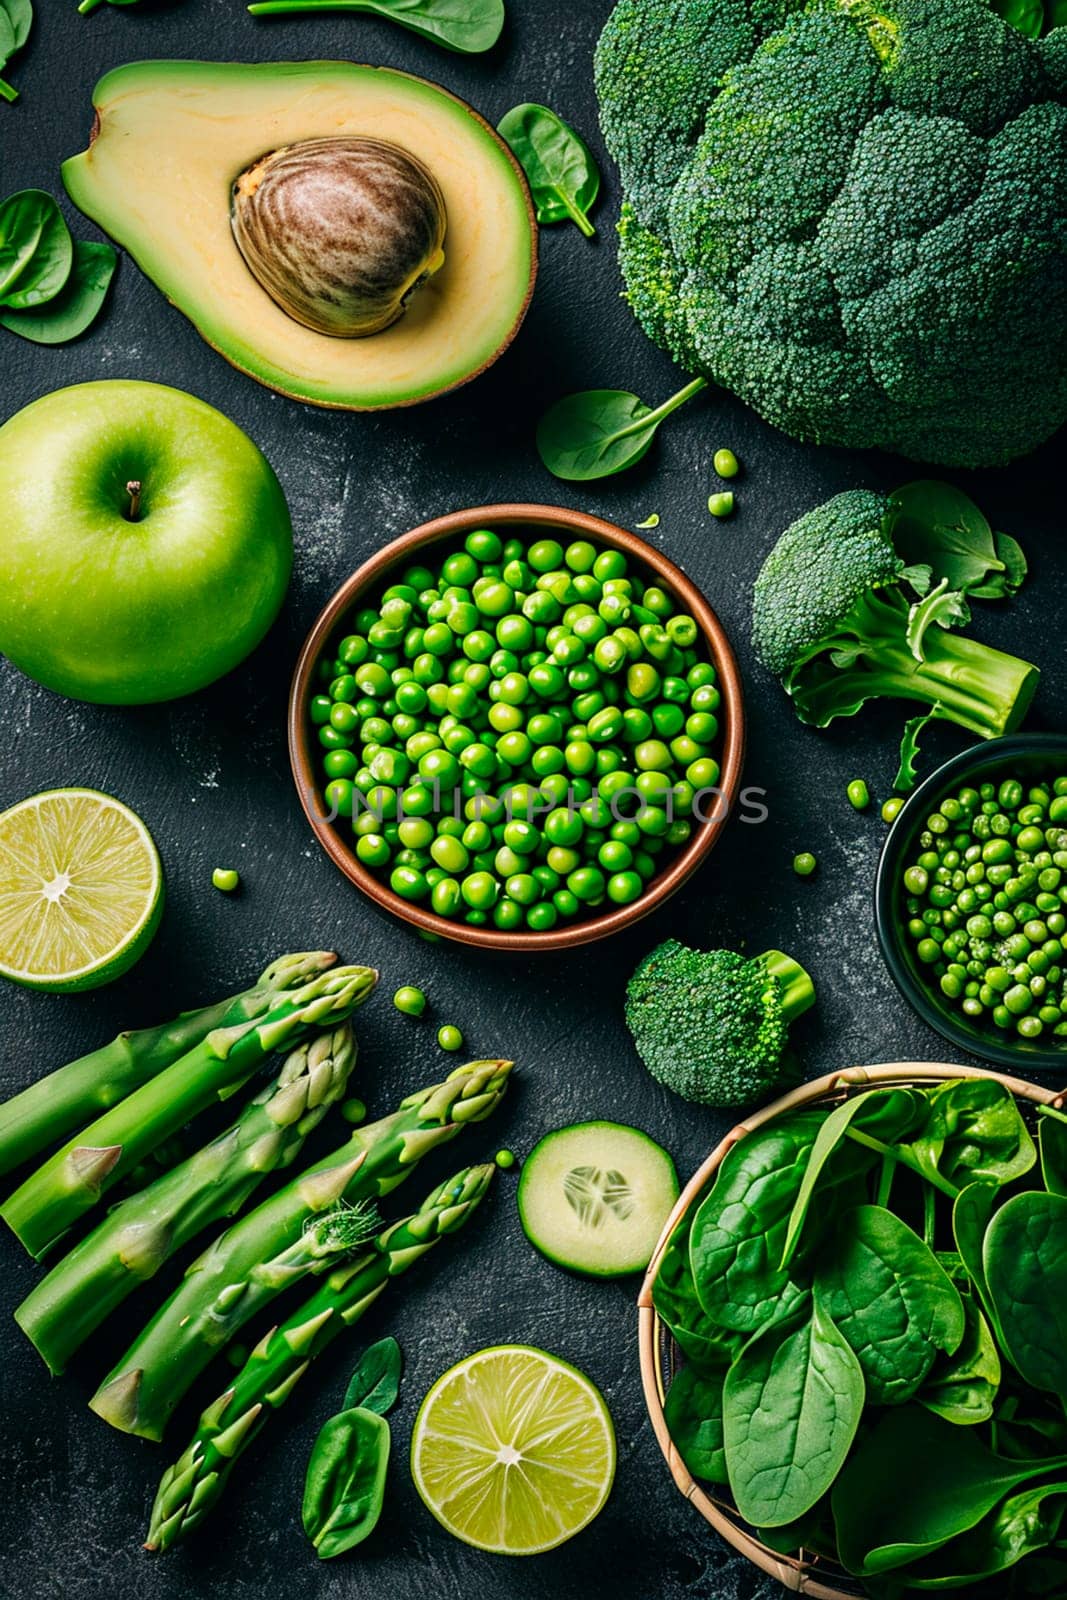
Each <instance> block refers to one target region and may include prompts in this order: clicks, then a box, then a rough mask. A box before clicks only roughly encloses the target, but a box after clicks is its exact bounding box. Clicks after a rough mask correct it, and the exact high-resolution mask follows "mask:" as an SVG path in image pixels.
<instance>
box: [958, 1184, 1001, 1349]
mask: <svg viewBox="0 0 1067 1600" xmlns="http://www.w3.org/2000/svg"><path fill="white" fill-rule="evenodd" d="M999 1199H1000V1185H999V1184H997V1183H994V1182H993V1180H992V1179H988V1178H987V1179H983V1180H982V1181H981V1182H980V1183H969V1184H968V1185H967V1187H966V1189H961V1190H960V1192H959V1194H958V1195H957V1197H956V1203H955V1205H954V1206H953V1207H952V1232H953V1236H954V1237H955V1240H956V1249H957V1250H958V1251H959V1253H960V1259H961V1260H962V1262H963V1265H964V1266H965V1267H966V1269H967V1272H968V1275H969V1277H970V1279H971V1282H972V1283H973V1284H974V1286H975V1288H976V1289H977V1291H978V1295H979V1298H980V1299H981V1302H982V1304H983V1306H984V1307H985V1310H986V1315H987V1316H988V1317H989V1319H990V1321H991V1322H992V1323H993V1324H994V1327H995V1326H996V1317H995V1315H994V1312H993V1303H992V1301H991V1300H990V1298H989V1285H988V1284H987V1283H986V1279H985V1268H984V1266H983V1265H982V1247H983V1245H984V1244H985V1236H986V1229H987V1228H988V1227H989V1223H990V1219H991V1218H992V1215H993V1212H994V1211H995V1209H996V1206H997V1202H998V1200H999Z"/></svg>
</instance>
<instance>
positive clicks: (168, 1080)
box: [0, 967, 378, 1259]
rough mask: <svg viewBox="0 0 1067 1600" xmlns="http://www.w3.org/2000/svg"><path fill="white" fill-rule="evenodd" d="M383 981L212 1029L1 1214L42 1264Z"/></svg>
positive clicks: (280, 1002) (307, 989)
mask: <svg viewBox="0 0 1067 1600" xmlns="http://www.w3.org/2000/svg"><path fill="white" fill-rule="evenodd" d="M377 981H378V974H377V973H376V972H375V971H373V969H372V968H370V967H338V968H337V970H336V971H334V972H327V973H322V974H320V975H319V976H318V977H316V978H313V979H312V980H311V982H310V983H306V984H304V985H303V986H302V987H301V988H299V989H292V990H289V989H285V990H280V991H279V992H278V993H276V994H274V995H272V996H271V998H270V1000H269V1001H268V1003H267V1007H266V1010H265V1012H264V1013H263V1014H262V1015H261V1016H259V1017H256V1018H255V1019H254V1020H252V1021H250V1022H248V1021H245V1022H238V1023H235V1024H234V1025H233V1026H232V1027H226V1028H215V1029H213V1030H212V1032H211V1033H209V1034H208V1035H207V1038H206V1039H203V1040H201V1042H200V1043H199V1044H198V1045H197V1046H196V1048H195V1049H193V1050H189V1051H187V1053H186V1054H185V1055H184V1056H180V1057H179V1058H178V1060H177V1061H175V1062H174V1063H173V1064H172V1065H171V1066H169V1067H167V1068H166V1070H165V1071H163V1072H161V1073H160V1074H159V1075H158V1077H155V1078H153V1079H151V1081H150V1082H148V1083H146V1084H143V1085H142V1087H141V1088H140V1089H135V1090H134V1092H133V1094H131V1095H127V1096H126V1098H125V1100H122V1101H120V1102H119V1104H118V1105H117V1106H115V1107H114V1109H113V1110H111V1111H108V1112H106V1113H105V1114H104V1116H102V1117H98V1118H97V1120H96V1121H95V1122H94V1123H92V1124H91V1126H90V1127H88V1128H86V1129H85V1131H84V1132H83V1133H82V1134H80V1135H79V1136H78V1137H77V1138H75V1139H72V1140H71V1141H70V1142H69V1143H68V1144H66V1145H64V1147H63V1149H62V1150H59V1151H57V1153H56V1154H55V1155H54V1156H52V1157H51V1159H50V1160H48V1161H46V1162H45V1164H44V1166H42V1167H39V1168H38V1169H37V1171H36V1172H34V1173H32V1174H31V1175H30V1177H28V1178H27V1179H26V1181H25V1183H24V1184H23V1185H22V1186H21V1188H19V1189H16V1190H15V1193H14V1194H13V1195H12V1196H11V1197H10V1199H9V1200H8V1201H7V1204H6V1205H4V1206H3V1207H0V1216H2V1217H3V1218H4V1221H5V1222H6V1223H7V1224H8V1226H9V1227H11V1228H13V1229H14V1231H15V1233H17V1234H18V1236H19V1238H20V1239H21V1240H22V1243H23V1244H24V1245H25V1246H26V1249H27V1250H28V1251H29V1252H30V1254H31V1255H33V1256H37V1257H38V1259H39V1258H40V1257H41V1256H42V1255H43V1254H44V1253H45V1251H46V1250H47V1249H48V1248H49V1247H50V1246H51V1245H53V1244H55V1242H56V1240H57V1239H58V1238H60V1236H61V1235H62V1234H64V1233H65V1232H66V1230H67V1229H68V1228H69V1227H70V1226H71V1224H72V1223H74V1222H77V1220H78V1218H79V1217H80V1216H82V1215H84V1213H85V1212H86V1211H88V1210H90V1209H91V1207H92V1206H94V1205H95V1204H96V1202H97V1201H98V1200H99V1199H100V1196H101V1195H102V1194H103V1193H104V1192H105V1191H106V1190H107V1189H109V1188H110V1187H111V1185H112V1184H114V1183H115V1182H117V1180H118V1179H119V1178H121V1177H122V1176H124V1174H125V1173H127V1172H129V1171H130V1170H131V1169H132V1168H133V1167H135V1166H137V1164H138V1162H140V1161H141V1160H142V1159H143V1157H144V1155H145V1154H146V1152H147V1151H149V1150H151V1149H153V1148H154V1147H155V1146H156V1145H158V1144H160V1143H161V1142H162V1141H163V1140H164V1139H169V1138H170V1136H171V1135H172V1134H174V1133H176V1132H177V1130H178V1129H179V1128H180V1127H182V1126H183V1125H184V1124H185V1123H186V1122H189V1121H191V1120H192V1118H193V1117H195V1116H196V1115H197V1113H198V1112H200V1111H203V1110H205V1108H206V1107H207V1106H209V1105H210V1104H211V1102H212V1101H213V1100H215V1099H225V1098H226V1097H227V1095H229V1094H231V1093H233V1091H234V1090H235V1089H236V1088H238V1087H240V1085H241V1084H242V1083H246V1082H247V1081H248V1079H249V1078H250V1077H251V1076H252V1074H253V1073H254V1072H255V1071H256V1070H257V1068H258V1067H260V1066H261V1065H262V1063H263V1061H264V1059H265V1057H267V1056H268V1055H269V1054H270V1053H271V1051H272V1050H282V1049H286V1048H288V1047H290V1046H291V1045H293V1044H295V1043H296V1042H297V1040H298V1039H300V1038H302V1037H303V1035H304V1034H305V1033H306V1032H308V1031H309V1030H311V1029H313V1028H328V1027H332V1026H334V1025H335V1024H337V1023H340V1022H343V1021H344V1019H345V1018H346V1017H347V1016H348V1014H349V1012H351V1011H352V1010H353V1009H354V1008H355V1007H356V1006H358V1005H360V1004H361V1003H362V1002H363V1001H364V1000H365V999H366V998H367V996H368V995H369V994H370V993H371V991H372V990H373V988H374V985H375V984H376V983H377Z"/></svg>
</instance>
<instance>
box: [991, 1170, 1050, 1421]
mask: <svg viewBox="0 0 1067 1600" xmlns="http://www.w3.org/2000/svg"><path fill="white" fill-rule="evenodd" d="M982 1266H983V1269H984V1271H985V1277H986V1283H987V1285H988V1291H989V1296H990V1299H991V1301H992V1304H993V1309H994V1312H995V1316H996V1326H997V1330H998V1333H999V1335H1000V1339H1001V1343H1002V1344H1003V1346H1004V1351H1005V1354H1006V1355H1007V1357H1008V1359H1009V1360H1010V1361H1011V1363H1012V1365H1013V1366H1014V1367H1015V1370H1016V1371H1017V1372H1018V1373H1019V1374H1020V1376H1021V1377H1022V1378H1024V1379H1025V1381H1026V1382H1027V1383H1028V1384H1030V1385H1031V1387H1032V1388H1034V1389H1047V1390H1050V1391H1051V1392H1052V1393H1053V1394H1057V1395H1059V1397H1060V1399H1061V1400H1063V1401H1065V1402H1067V1199H1064V1197H1063V1196H1062V1195H1057V1194H1043V1193H1042V1192H1041V1191H1039V1190H1036V1189H1034V1190H1027V1191H1026V1192H1024V1193H1023V1194H1017V1195H1015V1196H1014V1197H1013V1198H1012V1199H1011V1200H1009V1201H1008V1202H1007V1203H1006V1204H1005V1205H1003V1206H1002V1207H1001V1208H1000V1210H999V1211H998V1212H997V1213H996V1215H995V1216H994V1218H993V1220H992V1221H991V1222H990V1224H989V1227H988V1228H987V1229H986V1235H985V1241H984V1244H983V1246H982Z"/></svg>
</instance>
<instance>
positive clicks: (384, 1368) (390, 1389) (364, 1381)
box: [344, 1339, 403, 1417]
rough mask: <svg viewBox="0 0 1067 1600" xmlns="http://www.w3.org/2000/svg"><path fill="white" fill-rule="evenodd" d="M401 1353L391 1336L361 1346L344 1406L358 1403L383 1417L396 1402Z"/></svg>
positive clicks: (349, 1409)
mask: <svg viewBox="0 0 1067 1600" xmlns="http://www.w3.org/2000/svg"><path fill="white" fill-rule="evenodd" d="M402 1367H403V1357H402V1356H401V1354H400V1346H399V1345H398V1344H397V1342H396V1340H395V1339H379V1340H378V1343H377V1344H372V1345H371V1346H370V1347H369V1348H368V1349H366V1350H364V1352H363V1354H362V1356H361V1357H360V1360H359V1365H358V1366H357V1368H356V1370H355V1372H353V1374H352V1377H351V1379H350V1380H349V1384H348V1388H347V1389H346V1391H345V1404H344V1409H345V1410H346V1411H351V1410H352V1409H353V1408H354V1407H357V1406H358V1407H361V1408H362V1409H363V1410H364V1411H377V1413H378V1414H379V1416H382V1417H384V1416H385V1413H386V1412H387V1411H391V1410H392V1408H393V1406H394V1405H395V1404H396V1397H397V1395H398V1394H399V1392H400V1373H401V1370H402Z"/></svg>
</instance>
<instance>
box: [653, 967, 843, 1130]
mask: <svg viewBox="0 0 1067 1600" xmlns="http://www.w3.org/2000/svg"><path fill="white" fill-rule="evenodd" d="M814 1001H815V989H814V987H813V985H812V981H811V979H810V977H809V976H808V974H807V973H806V972H805V971H804V968H803V967H801V966H799V965H798V964H797V963H796V962H795V961H793V960H791V958H790V957H789V956H785V955H782V953H781V951H779V950H768V951H766V952H765V953H764V954H763V955H762V956H756V957H754V958H753V959H751V960H749V959H748V958H747V957H745V956H740V955H737V954H735V952H734V951H732V950H692V949H690V948H689V946H688V945H684V944H680V943H679V942H678V940H677V939H668V940H667V942H666V943H665V944H661V945H659V946H658V948H657V949H655V950H653V951H652V952H651V954H649V955H647V956H646V957H645V959H644V960H643V961H642V962H641V964H640V966H639V967H638V968H637V970H636V971H635V973H634V975H633V977H632V978H631V979H630V982H629V985H628V987H627V990H626V1023H627V1026H628V1027H629V1029H630V1032H631V1033H632V1034H633V1037H634V1044H635V1045H636V1046H637V1053H638V1055H639V1056H640V1057H641V1060H642V1061H643V1062H644V1064H645V1066H646V1067H647V1068H648V1070H649V1072H651V1074H652V1076H653V1077H654V1078H656V1079H658V1080H659V1082H660V1083H662V1084H665V1085H666V1087H667V1088H668V1089H673V1090H674V1092H675V1094H680V1095H681V1096H682V1098H683V1099H685V1100H695V1101H697V1102H698V1103H699V1104H701V1105H706V1106H741V1105H747V1104H749V1103H750V1102H752V1101H754V1100H757V1099H759V1098H760V1097H761V1096H763V1095H765V1094H767V1093H768V1091H769V1090H771V1089H773V1088H774V1086H775V1085H776V1083H778V1082H779V1081H780V1079H781V1078H782V1075H783V1068H784V1066H785V1057H786V1047H787V1044H788V1038H789V1025H790V1023H791V1022H792V1021H793V1020H794V1018H796V1017H799V1016H800V1014H801V1012H803V1011H807V1009H808V1007H809V1006H811V1005H813V1004H814Z"/></svg>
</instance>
